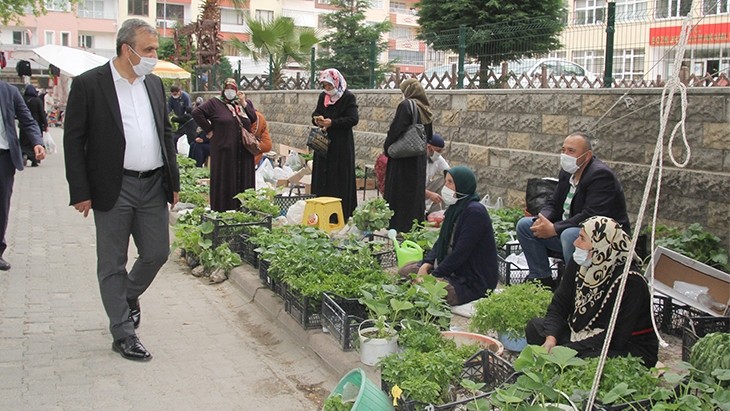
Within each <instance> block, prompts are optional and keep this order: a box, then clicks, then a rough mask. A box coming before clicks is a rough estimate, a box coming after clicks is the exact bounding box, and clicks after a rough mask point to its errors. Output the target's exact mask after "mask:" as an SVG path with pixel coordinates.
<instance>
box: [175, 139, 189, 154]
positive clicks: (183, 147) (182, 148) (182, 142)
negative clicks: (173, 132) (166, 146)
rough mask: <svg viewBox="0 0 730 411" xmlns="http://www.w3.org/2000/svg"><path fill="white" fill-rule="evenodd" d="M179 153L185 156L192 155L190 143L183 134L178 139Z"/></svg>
mask: <svg viewBox="0 0 730 411" xmlns="http://www.w3.org/2000/svg"><path fill="white" fill-rule="evenodd" d="M177 153H178V154H180V155H183V156H187V155H188V154H190V143H188V136H187V134H183V135H181V136H180V138H178V139H177Z"/></svg>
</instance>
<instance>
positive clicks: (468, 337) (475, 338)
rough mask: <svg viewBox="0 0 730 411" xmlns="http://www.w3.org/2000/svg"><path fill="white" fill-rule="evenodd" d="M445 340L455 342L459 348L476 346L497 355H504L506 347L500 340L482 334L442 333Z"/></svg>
mask: <svg viewBox="0 0 730 411" xmlns="http://www.w3.org/2000/svg"><path fill="white" fill-rule="evenodd" d="M441 335H443V336H444V338H448V339H450V340H454V342H455V343H456V345H457V346H461V345H463V344H476V345H478V346H480V347H481V348H483V349H485V350H489V351H491V352H492V353H494V354H496V355H502V352H503V351H504V345H502V343H501V342H499V341H498V340H496V339H494V338H492V337H488V336H486V335H482V334H475V333H469V332H464V331H442V332H441Z"/></svg>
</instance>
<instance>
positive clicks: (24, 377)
mask: <svg viewBox="0 0 730 411" xmlns="http://www.w3.org/2000/svg"><path fill="white" fill-rule="evenodd" d="M52 134H53V136H54V138H55V139H56V142H57V144H58V145H59V146H60V145H61V144H62V130H61V129H53V130H52ZM67 204H68V192H67V186H66V181H65V177H64V170H63V155H62V154H54V155H51V156H50V157H49V158H48V159H47V160H45V161H43V162H42V164H41V166H40V167H37V168H27V169H26V170H24V171H22V172H19V173H17V174H16V181H15V192H14V194H13V201H12V208H11V217H10V223H9V227H8V232H7V240H8V244H9V246H8V250H7V251H6V253H5V258H6V259H7V260H8V261H9V262H10V263H11V264H12V266H13V268H12V269H11V270H10V271H8V272H0V409H2V410H56V409H68V410H82V409H89V410H99V409H104V410H171V409H175V410H200V409H203V410H205V409H219V410H229V409H230V410H233V409H237V410H238V409H258V410H316V409H319V407H321V406H318V405H317V404H316V402H314V401H313V400H311V399H310V398H314V397H317V396H319V397H321V396H322V395H323V394H324V395H326V394H327V392H328V391H329V390H330V389H331V388H332V387H333V386H334V385H335V383H336V382H337V379H338V378H339V376H334V375H332V374H330V373H329V372H327V370H326V369H323V368H322V366H321V363H320V362H319V359H318V358H317V357H316V356H315V355H313V354H312V352H311V351H310V350H307V349H305V348H304V347H302V346H301V345H297V344H296V343H294V342H292V341H293V340H292V339H291V338H290V337H289V335H288V334H286V332H285V331H283V330H281V329H280V328H279V327H277V326H276V325H274V324H272V321H271V320H270V319H269V317H268V316H267V314H266V313H265V312H264V311H261V310H260V309H259V307H257V305H256V304H254V303H253V302H252V301H251V300H250V299H246V298H245V297H244V293H241V292H240V290H239V289H238V288H236V286H235V285H234V283H233V282H230V281H227V282H224V283H222V284H219V285H208V284H206V283H205V282H204V281H202V280H199V279H197V278H194V277H192V276H191V275H189V274H188V273H187V271H186V270H185V269H183V268H182V267H181V266H180V265H179V264H178V260H177V259H176V258H171V260H170V261H168V263H167V264H166V265H165V266H164V267H163V269H162V271H161V272H160V274H159V275H158V277H157V279H156V280H155V282H154V283H153V284H152V287H151V288H150V289H149V290H148V291H147V293H145V294H144V295H143V296H142V298H141V303H142V313H143V316H142V324H141V326H140V329H139V330H138V334H139V336H140V338H141V340H142V341H143V343H144V344H145V346H146V347H147V348H148V349H149V350H150V351H151V352H152V354H153V355H154V358H153V360H152V361H151V362H149V363H136V362H131V361H128V360H124V359H122V358H121V357H120V356H119V355H118V354H116V353H114V352H112V350H111V337H110V335H109V332H108V323H107V319H106V315H105V314H104V310H103V307H102V305H101V300H100V297H99V291H98V284H97V280H96V275H95V267H96V258H95V249H94V244H95V234H94V225H93V219H92V217H91V216H89V218H87V219H84V218H82V217H81V216H80V215H79V214H78V213H76V212H75V211H74V210H73V208H71V207H69V206H68V205H67Z"/></svg>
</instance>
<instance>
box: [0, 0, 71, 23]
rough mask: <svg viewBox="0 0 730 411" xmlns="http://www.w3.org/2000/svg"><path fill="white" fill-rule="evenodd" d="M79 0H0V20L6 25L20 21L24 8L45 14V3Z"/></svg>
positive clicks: (35, 14)
mask: <svg viewBox="0 0 730 411" xmlns="http://www.w3.org/2000/svg"><path fill="white" fill-rule="evenodd" d="M78 2H79V0H50V1H46V0H2V1H0V22H2V25H3V26H7V25H8V23H9V22H11V21H14V22H16V23H19V22H20V18H21V17H23V16H25V15H26V14H27V13H26V10H27V9H30V11H31V13H33V15H34V16H40V15H42V14H46V4H48V3H52V4H54V5H60V6H63V5H66V4H68V5H70V6H73V5H75V4H77V3H78Z"/></svg>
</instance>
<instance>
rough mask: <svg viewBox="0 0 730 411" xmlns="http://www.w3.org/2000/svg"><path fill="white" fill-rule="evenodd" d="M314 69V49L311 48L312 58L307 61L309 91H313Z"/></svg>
mask: <svg viewBox="0 0 730 411" xmlns="http://www.w3.org/2000/svg"><path fill="white" fill-rule="evenodd" d="M315 68H316V67H315V66H314V47H312V57H310V59H309V88H310V90H314V83H315V80H314V69H315Z"/></svg>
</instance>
